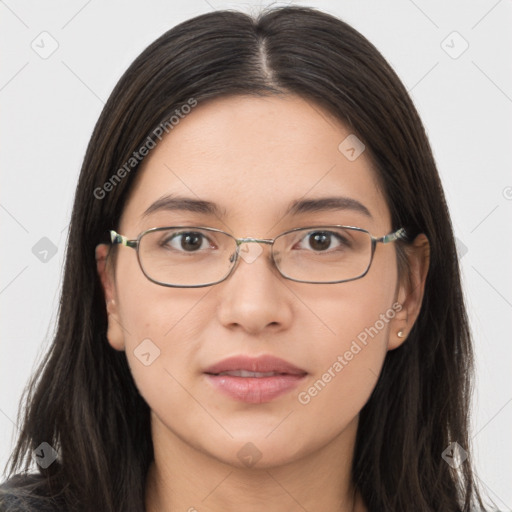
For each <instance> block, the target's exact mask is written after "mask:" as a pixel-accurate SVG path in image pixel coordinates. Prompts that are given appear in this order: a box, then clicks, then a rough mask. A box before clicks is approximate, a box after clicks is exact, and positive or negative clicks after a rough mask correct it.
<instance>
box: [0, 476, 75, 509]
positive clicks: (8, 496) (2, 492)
mask: <svg viewBox="0 0 512 512" xmlns="http://www.w3.org/2000/svg"><path fill="white" fill-rule="evenodd" d="M64 510H65V509H64V507H63V504H62V503H59V502H58V500H56V499H52V498H51V497H50V496H49V495H48V492H47V489H46V480H45V478H44V477H43V476H42V475H38V474H18V475H14V476H13V477H12V478H10V479H9V480H6V481H5V482H2V483H1V484H0V512H22V511H23V512H32V511H34V512H36V511H37V512H63V511H64Z"/></svg>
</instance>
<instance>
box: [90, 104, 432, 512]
mask: <svg viewBox="0 0 512 512" xmlns="http://www.w3.org/2000/svg"><path fill="white" fill-rule="evenodd" d="M349 134H350V131H349V130H348V129H347V128H346V127H345V126H344V125H342V124H341V123H340V122H339V121H337V120H335V119H333V118H332V117H330V116H329V115H328V114H327V113H326V112H325V111H324V110H322V109H321V108H320V107H319V106H318V105H313V104H311V103H310V102H308V101H306V100H304V99H302V98H300V97H298V96H294V95H290V96H287V97H275V96H273V97H265V98H257V97H249V96H238V97H229V98H223V99H215V100H213V101H209V102H207V103H203V104H200V105H198V106H197V107H196V108H195V109H194V110H193V112H192V113H191V114H189V115H188V116H187V117H186V118H185V119H183V120H182V121H180V123H179V125H177V126H175V127H174V129H173V131H172V132H171V133H170V134H169V135H167V136H166V137H165V138H164V139H163V140H162V142H160V143H159V144H158V145H157V147H156V148H155V149H153V150H152V151H151V152H150V154H149V155H148V157H147V158H146V159H145V161H144V163H143V167H142V169H141V170H139V174H138V176H137V179H136V182H135V184H134V187H133V189H132V191H131V195H130V197H129V200H128V202H127V204H126V207H125V210H124V212H123V215H122V218H121V222H120V225H119V227H118V232H119V233H121V234H122V235H125V236H127V237H128V238H129V239H135V238H136V237H137V235H138V234H139V233H140V232H141V231H143V230H145V229H148V228H151V227H158V226H171V225H180V224H186V225H190V226H194V225H196V226H201V225H202V226H210V227H214V228H219V229H223V230H224V231H227V232H230V233H231V234H233V235H234V236H237V237H257V238H273V237H275V236H277V235H278V234H280V233H282V232H283V231H286V230H289V229H293V228H296V227H301V226H308V225H317V224H318V225H328V224H346V225H352V226H359V227H362V228H365V229H367V230H368V231H370V233H372V234H373V235H374V236H379V237H380V236H383V235H385V234H387V233H389V232H391V231H392V226H391V221H390V214H389V209H388V207H387V205H386V202H385V200H384V197H383V195H382V193H381V192H380V190H379V188H378V186H377V182H376V179H375V175H374V171H373V170H372V165H371V162H370V159H369V157H368V155H367V152H363V153H362V154H361V155H360V156H359V157H358V158H357V159H356V160H354V161H349V160H348V159H347V158H346V157H345V155H344V154H343V153H341V152H340V151H339V150H338V145H339V144H340V143H341V142H342V141H343V140H344V139H345V138H346V137H347V136H348V135H349ZM169 193H173V194H179V195H184V196H188V197H192V198H195V199H198V198H200V199H203V200H209V201H213V202H215V203H217V204H218V205H219V206H220V207H221V208H223V209H224V210H225V217H222V218H219V217H216V216H208V215H205V214H199V213H191V212H180V211H161V212H156V213H154V214H152V215H151V216H150V217H147V218H145V219H142V218H141V216H142V213H143V212H144V210H145V209H146V208H147V207H148V206H150V205H151V204H152V203H153V202H154V201H155V200H157V199H158V198H160V197H161V196H162V195H164V194H169ZM332 195H339V196H347V197H350V198H353V199H356V200H358V201H360V202H361V203H363V204H364V205H365V206H366V207H367V208H368V210H369V211H370V213H371V215H372V218H369V217H367V216H365V215H363V214H362V213H359V212H356V211H349V210H338V211H328V212H317V213H305V214H301V215H300V216H295V217H291V216H285V215H284V212H285V210H286V207H287V206H288V204H289V203H290V202H291V201H293V200H297V199H302V198H308V199H311V198H319V197H327V196H332ZM251 245H253V244H251ZM394 245H395V244H393V243H392V244H386V245H383V244H377V249H376V252H375V256H374V260H373V263H372V266H371V268H370V270H369V272H368V274H367V275H366V276H365V277H364V278H362V279H358V280H355V281H352V282H346V283H339V284H320V285H319V284H306V283H297V282H293V281H290V280H287V279H285V278H283V277H282V276H280V275H279V274H278V272H277V271H276V269H275V268H273V266H272V262H271V260H270V259H269V255H270V252H269V251H270V247H269V246H267V245H261V246H260V247H261V248H262V249H263V251H262V253H261V254H260V255H259V256H258V257H257V258H256V260H255V261H253V262H252V263H247V262H246V261H244V260H240V261H239V263H238V266H237V268H236V269H235V272H234V273H233V274H232V275H231V276H230V277H229V278H228V279H227V280H226V281H224V282H222V283H220V284H216V285H214V286H210V287H206V288H195V289H194V288H189V289H186V288H167V287H163V286H159V285H157V284H154V283H152V282H150V281H149V280H148V279H147V278H146V277H145V276H144V275H143V273H142V271H141V270H140V267H139V264H138V262H137V257H136V252H135V251H134V250H133V249H129V248H125V247H118V253H117V255H116V258H115V259H112V260H111V259H109V260H107V259H106V256H107V254H108V250H109V247H108V246H106V245H99V246H98V247H97V248H96V257H97V265H98V272H99V275H100V276H101V279H102V283H103V287H104V290H105V299H106V302H107V310H108V318H109V322H108V335H107V337H108V341H109V343H110V345H111V346H112V347H113V348H114V349H116V350H124V351H126V357H127V360H128V363H129V365H130V368H131V371H132V374H133V377H134V380H135V382H136V384H137V387H138V389H139V391H140V393H141V395H142V396H143V397H144V399H145V400H146V402H147V403H148V404H149V407H150V408H151V410H152V416H151V417H152V436H153V444H154V448H155V462H154V464H153V465H152V466H151V468H150V472H149V474H148V478H147V482H146V483H147V487H146V498H147V503H146V505H147V510H148V511H153V510H155V511H156V510H160V511H166V510H184V511H185V510H194V509H195V510H198V511H201V512H202V511H219V510H223V511H231V510H244V511H256V510H263V509H264V510H266V511H269V512H272V511H280V512H282V511H295V510H301V511H302V510H304V509H306V510H325V511H332V512H334V511H347V512H349V511H351V510H353V507H354V506H355V508H354V510H358V511H362V510H365V508H364V506H363V505H362V503H361V501H360V500H359V499H358V500H357V502H356V503H355V504H354V502H353V498H352V494H351V491H352V490H353V489H352V486H351V483H350V466H351V462H352V454H353V448H354V443H355V436H356V432H357V425H358V418H359V411H360V410H361V408H362V407H363V406H364V404H365V403H366V401H367V400H368V398H369V397H370V394H371V392H372V390H373V388H374V386H375V384H376V382H377V379H378V375H379V372H380V370H381V367H382V364H383V361H384V358H385V356H386V352H387V351H388V350H393V349H396V348H397V347H399V346H400V345H401V344H402V343H403V342H404V341H405V340H406V339H407V334H408V332H409V331H410V329H411V327H412V325H413V324H414V321H415V320H416V318H417V315H418V313H419V308H420V306H421V300H422V296H423V289H424V282H425V277H426V273H427V269H428V241H427V240H426V238H425V236H424V235H420V236H418V238H417V239H416V241H415V243H414V246H413V247H412V248H411V250H410V251H408V258H409V264H410V268H411V273H410V277H411V280H410V283H409V281H408V280H406V279H399V276H398V273H397V260H396V248H395V246H394ZM255 246H256V245H255ZM107 262H108V264H107ZM114 270H115V273H114ZM394 303H399V304H400V305H401V308H402V309H401V311H399V312H397V313H396V314H395V315H394V318H392V319H390V320H389V321H388V322H387V323H385V326H384V328H382V329H380V330H379V332H378V334H377V335H375V336H374V337H373V338H369V342H368V343H367V345H366V346H364V348H363V349H362V350H361V351H360V352H359V353H357V354H356V355H354V357H353V358H352V360H350V361H349V362H348V364H346V365H345V366H344V367H343V369H342V370H341V371H340V372H338V373H336V374H335V375H336V376H335V377H334V378H332V379H331V380H330V382H328V383H327V384H326V386H325V387H324V388H323V389H322V390H321V391H320V392H318V393H317V394H316V396H314V397H311V400H310V401H309V403H307V404H302V403H300V402H299V400H298V394H299V392H301V391H304V390H307V389H308V388H309V387H311V386H312V385H313V383H315V382H316V381H317V380H318V379H320V378H321V377H322V375H323V374H324V373H325V372H326V371H327V370H328V368H330V367H332V366H333V363H334V362H335V361H337V358H338V356H339V355H342V356H343V354H344V353H345V352H346V351H347V350H349V349H350V346H351V344H352V342H353V340H355V339H356V338H357V336H358V334H360V333H361V332H362V331H364V329H365V328H368V327H370V326H374V325H375V323H376V321H377V320H378V319H379V318H381V317H380V315H381V314H385V313H386V311H389V310H390V309H392V305H393V304H394ZM400 330H403V331H404V332H405V333H406V336H405V337H404V338H400V337H398V336H397V333H398V331H400ZM146 338H149V339H150V340H151V341H152V342H153V343H154V344H155V345H156V346H158V348H159V349H160V356H159V357H158V358H156V359H155V360H154V361H153V363H152V364H151V365H149V366H145V365H143V364H142V363H141V362H140V361H139V359H138V358H137V357H136V356H135V354H134V350H135V349H136V347H137V346H138V345H139V344H140V343H141V341H142V340H144V339H146ZM239 354H247V355H251V356H259V355H263V354H271V355H274V356H277V357H280V358H282V359H285V360H287V361H289V362H291V363H292V364H294V365H295V366H297V367H299V368H302V369H304V370H305V371H306V372H307V373H308V375H307V376H306V378H305V381H304V383H303V384H301V385H300V386H299V387H298V388H297V389H295V390H292V391H291V392H288V393H286V394H285V395H281V396H280V397H278V398H276V399H274V400H273V401H271V402H268V403H263V404H247V403H243V402H239V401H235V400H233V399H232V398H230V397H228V396H226V395H223V394H221V393H219V392H218V391H216V390H215V389H214V388H213V387H212V386H211V385H209V383H208V382H207V380H206V378H205V376H204V374H203V370H204V369H205V368H206V367H208V366H210V365H211V364H213V363H216V362H218V361H221V360H223V359H225V358H226V357H230V356H233V355H239ZM247 443H252V445H254V447H256V449H257V451H256V450H255V449H254V448H252V447H251V448H247V447H246V450H247V449H249V450H253V453H255V454H257V453H259V454H261V458H260V459H259V460H258V461H257V462H256V464H254V465H252V466H248V465H247V464H246V463H244V461H243V460H241V459H240V458H239V457H238V455H237V454H238V452H239V450H240V449H241V448H242V447H244V446H245V445H246V444H247ZM252 445H251V446H252Z"/></svg>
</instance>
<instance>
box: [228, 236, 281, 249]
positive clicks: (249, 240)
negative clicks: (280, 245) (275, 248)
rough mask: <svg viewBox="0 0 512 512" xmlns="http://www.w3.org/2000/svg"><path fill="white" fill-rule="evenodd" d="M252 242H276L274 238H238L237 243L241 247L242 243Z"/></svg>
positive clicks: (270, 243)
mask: <svg viewBox="0 0 512 512" xmlns="http://www.w3.org/2000/svg"><path fill="white" fill-rule="evenodd" d="M251 242H257V243H260V244H269V245H272V244H273V243H274V240H272V239H269V238H250V237H249V238H237V239H236V245H237V247H239V246H240V245H242V244H247V243H251Z"/></svg>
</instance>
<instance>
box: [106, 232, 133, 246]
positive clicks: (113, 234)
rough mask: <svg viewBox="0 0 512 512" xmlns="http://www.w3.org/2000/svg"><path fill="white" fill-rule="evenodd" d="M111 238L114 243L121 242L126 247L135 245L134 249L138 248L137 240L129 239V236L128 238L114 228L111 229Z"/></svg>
mask: <svg viewBox="0 0 512 512" xmlns="http://www.w3.org/2000/svg"><path fill="white" fill-rule="evenodd" d="M110 240H111V242H112V243H113V244H120V245H124V246H126V247H133V248H134V249H136V248H137V240H128V238H126V237H125V236H123V235H120V234H119V233H116V232H115V231H114V230H113V229H111V230H110Z"/></svg>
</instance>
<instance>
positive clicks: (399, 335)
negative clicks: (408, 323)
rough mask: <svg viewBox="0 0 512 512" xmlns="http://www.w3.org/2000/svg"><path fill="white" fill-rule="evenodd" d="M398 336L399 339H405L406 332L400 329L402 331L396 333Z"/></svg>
mask: <svg viewBox="0 0 512 512" xmlns="http://www.w3.org/2000/svg"><path fill="white" fill-rule="evenodd" d="M396 335H397V336H398V337H399V338H405V332H404V331H403V330H402V329H400V330H399V331H398V332H397V333H396Z"/></svg>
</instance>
